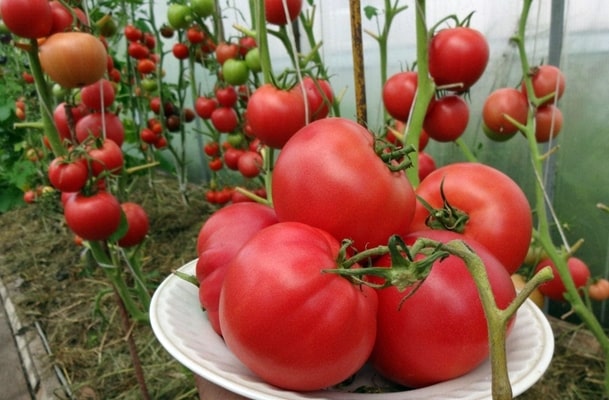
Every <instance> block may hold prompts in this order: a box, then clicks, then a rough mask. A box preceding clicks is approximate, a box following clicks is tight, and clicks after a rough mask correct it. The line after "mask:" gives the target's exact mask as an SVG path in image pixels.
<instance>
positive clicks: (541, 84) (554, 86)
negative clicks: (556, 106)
mask: <svg viewBox="0 0 609 400" xmlns="http://www.w3.org/2000/svg"><path fill="white" fill-rule="evenodd" d="M531 84H532V86H533V92H534V93H535V97H537V98H538V99H544V100H543V101H542V104H549V103H553V102H554V101H556V100H558V99H560V98H561V97H562V95H563V93H564V91H565V86H566V79H565V76H564V74H563V73H562V71H561V70H560V69H559V68H558V67H556V66H554V65H540V66H539V67H536V68H533V71H532V76H531ZM522 93H524V95H525V96H528V94H527V88H526V85H524V84H523V85H522Z"/></svg>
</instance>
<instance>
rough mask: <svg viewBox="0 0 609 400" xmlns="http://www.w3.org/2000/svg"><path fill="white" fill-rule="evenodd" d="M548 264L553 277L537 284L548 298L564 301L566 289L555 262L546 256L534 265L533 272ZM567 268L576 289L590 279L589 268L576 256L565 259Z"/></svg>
mask: <svg viewBox="0 0 609 400" xmlns="http://www.w3.org/2000/svg"><path fill="white" fill-rule="evenodd" d="M546 266H549V267H550V268H552V273H553V274H554V278H553V279H552V280H551V281H548V282H545V283H542V284H541V285H539V290H540V291H541V293H543V294H544V295H545V296H547V297H548V298H550V299H552V300H555V301H565V296H564V294H565V292H566V291H567V289H566V288H565V283H564V282H563V280H562V278H561V277H560V275H559V274H558V269H557V268H556V264H554V262H553V261H552V260H551V259H549V258H546V259H544V260H541V261H540V262H539V263H538V264H537V265H536V266H535V272H537V271H539V270H540V269H542V268H543V267H546ZM567 268H568V269H569V273H570V274H571V279H573V283H574V284H575V287H576V288H577V289H581V288H583V287H584V286H586V283H587V282H588V279H590V268H588V265H586V263H585V262H584V261H583V260H581V259H579V258H577V257H569V258H568V259H567Z"/></svg>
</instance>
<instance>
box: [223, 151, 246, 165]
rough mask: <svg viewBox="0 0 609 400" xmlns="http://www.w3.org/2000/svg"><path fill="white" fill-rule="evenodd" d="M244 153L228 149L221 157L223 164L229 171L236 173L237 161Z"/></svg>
mask: <svg viewBox="0 0 609 400" xmlns="http://www.w3.org/2000/svg"><path fill="white" fill-rule="evenodd" d="M244 153H245V151H244V150H241V149H235V148H234V147H229V148H228V149H226V150H225V151H224V155H223V156H222V158H223V159H224V163H225V164H226V166H227V167H228V168H229V169H232V170H233V171H237V170H238V169H239V159H240V158H241V156H242V155H243V154H244Z"/></svg>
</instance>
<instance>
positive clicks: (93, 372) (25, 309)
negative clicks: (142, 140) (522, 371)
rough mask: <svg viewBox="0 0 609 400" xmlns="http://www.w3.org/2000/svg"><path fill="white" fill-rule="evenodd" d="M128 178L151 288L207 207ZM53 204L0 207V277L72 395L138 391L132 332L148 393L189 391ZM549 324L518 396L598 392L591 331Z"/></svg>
mask: <svg viewBox="0 0 609 400" xmlns="http://www.w3.org/2000/svg"><path fill="white" fill-rule="evenodd" d="M155 179H156V178H155ZM137 185H138V186H136V189H135V190H133V191H132V193H133V196H130V200H133V201H138V202H140V204H142V205H143V206H144V208H145V209H146V210H147V212H148V214H149V217H150V221H151V229H150V237H149V239H148V240H147V242H146V244H145V248H144V252H143V254H145V255H146V258H145V259H144V263H143V266H144V269H145V271H146V274H147V277H148V279H149V282H150V285H151V288H150V289H151V291H152V290H154V287H155V286H156V285H158V284H159V283H160V282H161V281H162V280H163V279H164V278H165V277H166V276H167V275H169V274H170V273H171V270H172V269H175V268H176V267H179V266H181V265H183V264H185V263H186V262H188V261H190V260H192V259H193V258H195V257H196V251H195V244H196V238H197V234H198V232H199V229H200V227H201V225H202V223H203V222H204V220H205V218H206V217H207V216H208V215H209V214H210V212H211V211H213V209H212V208H211V207H210V206H209V205H208V204H207V203H206V202H205V201H204V194H203V188H198V187H193V188H192V190H191V191H190V196H189V200H190V202H189V205H186V204H184V202H183V201H182V199H181V197H180V195H179V194H178V192H177V190H176V188H177V183H176V182H175V181H172V180H168V179H166V178H158V180H155V182H154V185H152V186H149V185H148V182H143V181H142V182H139V183H137ZM56 204H57V202H48V204H44V202H43V203H40V204H37V205H31V206H25V207H21V208H19V209H16V210H13V211H10V212H8V213H5V214H3V215H0V227H1V228H2V229H0V279H2V281H3V282H4V283H5V284H6V285H11V286H12V287H15V286H16V287H18V294H17V295H16V296H15V297H14V298H13V299H12V300H13V302H14V303H15V305H16V307H17V310H18V313H19V314H20V317H21V319H22V320H23V321H26V323H25V325H26V326H32V325H31V324H33V322H34V321H36V322H38V323H39V324H40V326H41V327H42V328H43V330H44V332H45V334H46V338H47V340H48V341H49V344H50V347H51V351H52V357H51V359H52V361H53V362H54V364H55V365H57V366H58V367H59V369H60V370H61V371H62V374H63V375H64V377H65V379H66V381H67V382H68V384H69V390H70V391H71V392H72V393H73V395H74V398H76V399H82V400H93V399H95V400H97V399H140V398H141V393H140V391H139V389H138V385H137V383H136V379H135V377H134V369H133V366H132V363H131V359H130V357H129V350H128V347H127V343H126V340H125V337H126V335H132V336H133V337H134V338H135V340H136V343H137V346H138V351H139V353H140V356H141V358H142V363H143V366H144V373H145V377H146V382H147V385H148V388H149V391H150V394H151V397H152V398H153V399H168V400H169V399H171V400H175V399H198V395H197V392H196V389H195V383H194V380H193V376H192V374H191V373H190V372H189V371H187V370H186V369H185V368H183V367H182V366H180V365H179V364H178V363H177V362H176V361H174V360H173V359H172V358H171V357H170V356H169V355H168V354H167V353H166V352H165V351H164V350H163V349H162V348H161V346H160V345H159V344H158V342H157V341H156V339H155V338H154V335H153V334H152V332H151V329H150V328H149V326H147V325H146V324H138V325H135V326H133V328H132V329H131V330H130V331H129V332H128V333H126V332H125V331H124V330H123V328H122V326H121V324H120V323H119V313H118V309H117V306H116V303H115V301H114V298H113V296H112V294H111V291H110V290H109V289H110V287H109V285H108V282H107V280H105V278H104V274H103V273H102V271H101V270H100V268H99V267H97V266H95V265H94V264H93V263H91V260H90V259H89V258H88V257H87V254H86V252H85V251H84V249H83V248H82V247H78V246H77V245H75V244H74V242H73V235H72V234H71V233H70V232H69V230H68V229H67V228H66V226H65V224H64V222H63V217H62V216H61V214H60V213H59V210H58V209H57V206H56ZM28 322H29V325H28ZM553 327H554V328H555V329H556V352H555V355H554V358H553V361H552V364H551V366H550V368H549V369H548V371H547V372H546V374H545V375H544V376H543V378H542V379H541V380H540V381H539V382H538V383H537V384H536V385H535V386H533V387H532V388H531V389H530V390H529V391H527V392H526V393H525V394H523V395H521V396H519V397H518V399H520V400H533V399H535V400H537V399H565V400H569V399H602V398H604V397H603V395H602V394H601V393H602V390H601V389H602V379H603V362H602V358H601V357H599V353H598V348H596V347H595V342H594V340H593V339H590V336H589V334H588V333H587V331H585V330H583V329H582V328H581V327H580V326H577V325H573V324H567V323H564V324H562V323H558V322H557V321H554V323H553ZM56 395H57V397H58V398H59V399H65V398H68V396H67V395H66V394H65V393H57V394H56Z"/></svg>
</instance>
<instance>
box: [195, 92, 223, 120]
mask: <svg viewBox="0 0 609 400" xmlns="http://www.w3.org/2000/svg"><path fill="white" fill-rule="evenodd" d="M216 107H218V102H217V101H216V99H213V98H209V97H205V96H199V97H197V99H196V100H195V112H196V113H197V115H198V116H199V117H201V118H203V119H209V118H211V113H212V111H214V110H215V109H216Z"/></svg>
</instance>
